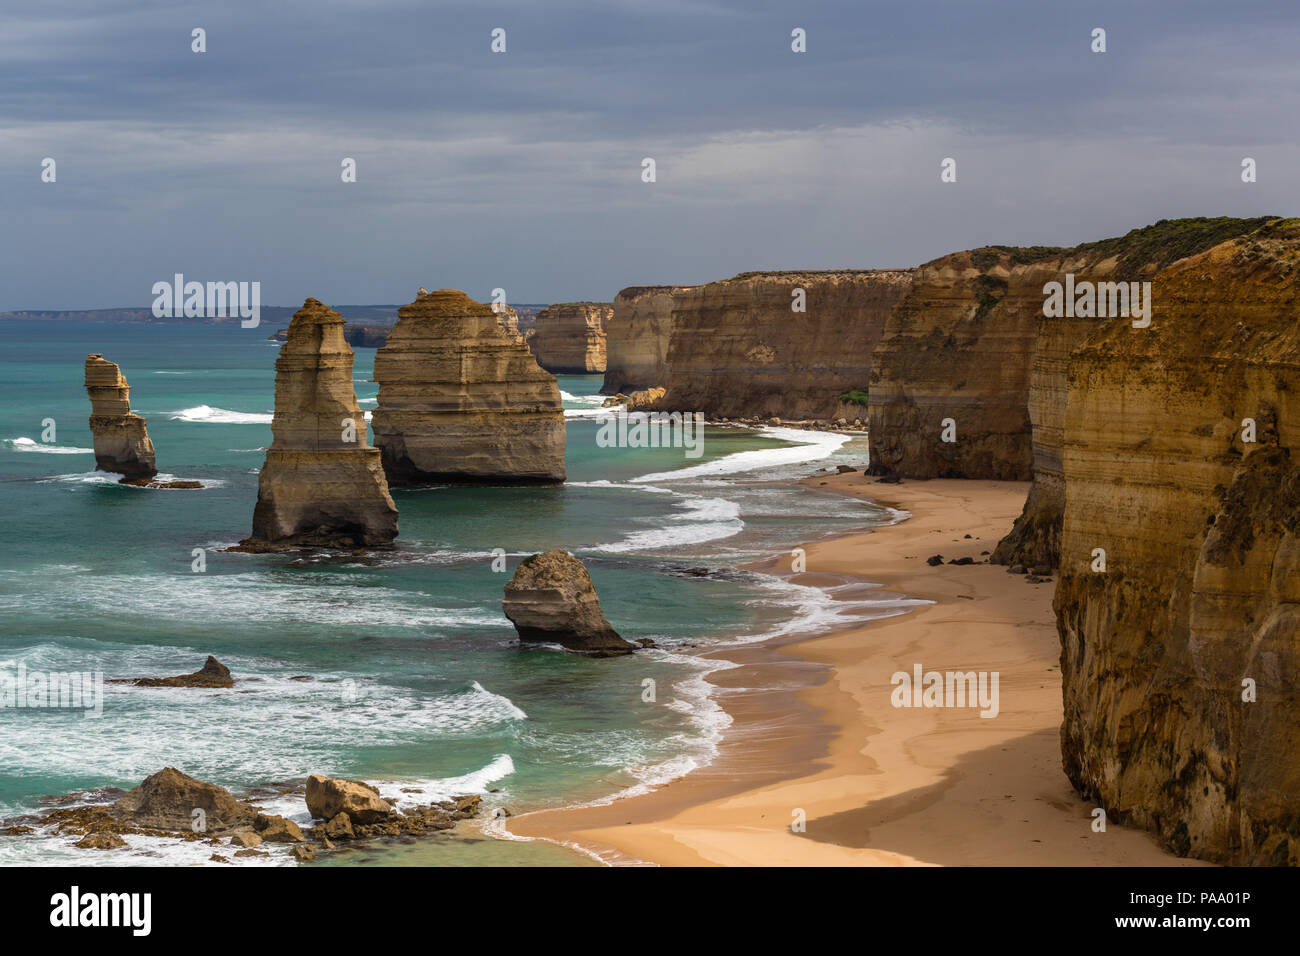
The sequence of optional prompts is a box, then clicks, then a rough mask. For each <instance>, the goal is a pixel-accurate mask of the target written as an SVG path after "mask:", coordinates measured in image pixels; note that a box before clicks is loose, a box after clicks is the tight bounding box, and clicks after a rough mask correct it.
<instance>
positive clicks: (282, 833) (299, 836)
mask: <svg viewBox="0 0 1300 956" xmlns="http://www.w3.org/2000/svg"><path fill="white" fill-rule="evenodd" d="M253 829H254V830H256V831H257V833H258V835H259V836H260V837H261V838H262V839H263V840H265V841H266V842H267V843H301V842H302V841H303V840H305V839H307V838H306V837H305V836H303V833H302V829H301V828H300V827H299V826H298V824H296V823H294V822H293V821H292V820H290V819H289V818H288V817H278V816H268V815H267V814H265V813H259V814H258V815H257V819H255V820H254V821H253Z"/></svg>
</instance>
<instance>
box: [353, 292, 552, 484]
mask: <svg viewBox="0 0 1300 956" xmlns="http://www.w3.org/2000/svg"><path fill="white" fill-rule="evenodd" d="M398 316H399V318H398V321H397V325H396V326H394V328H393V331H392V333H391V334H390V335H389V336H388V342H387V344H386V345H385V346H384V347H383V348H382V349H380V350H379V352H378V353H376V355H375V381H377V382H378V383H379V404H378V406H377V407H376V409H375V414H374V421H373V425H374V430H375V444H376V446H378V448H379V449H380V451H381V452H382V454H383V466H384V471H385V473H386V474H387V477H388V480H389V481H390V482H391V483H392V484H394V485H407V484H428V483H436V482H468V483H493V484H503V483H505V484H510V483H532V482H536V483H556V482H561V481H563V480H564V476H565V472H564V411H563V405H562V404H561V401H560V390H559V387H558V386H557V385H556V382H555V377H554V376H553V375H551V374H550V373H548V372H545V371H543V370H542V369H541V368H540V367H538V365H537V363H536V362H535V361H534V360H533V357H532V356H531V355H530V354H529V353H528V349H527V348H526V347H525V346H524V344H523V342H522V340H521V339H520V338H519V336H518V335H517V334H515V333H514V332H512V331H509V330H508V329H507V328H505V327H503V325H502V322H501V316H499V315H498V314H497V313H495V312H493V311H492V309H491V308H489V307H488V306H486V305H483V304H481V303H479V302H475V301H474V300H473V299H471V298H470V297H469V296H467V295H466V294H465V293H464V292H461V291H459V290H457V289H439V290H437V291H436V292H424V291H423V290H421V294H420V295H419V296H418V297H417V298H416V300H415V301H414V302H412V303H411V304H410V305H404V306H402V307H401V308H400V309H399V310H398Z"/></svg>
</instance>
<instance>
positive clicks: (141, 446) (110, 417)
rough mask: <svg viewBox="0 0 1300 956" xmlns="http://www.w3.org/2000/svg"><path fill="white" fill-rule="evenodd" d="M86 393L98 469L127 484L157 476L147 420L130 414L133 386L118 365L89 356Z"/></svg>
mask: <svg viewBox="0 0 1300 956" xmlns="http://www.w3.org/2000/svg"><path fill="white" fill-rule="evenodd" d="M86 391H87V392H88V393H89V394H90V431H91V434H93V435H94V438H95V443H94V444H95V467H96V468H97V469H98V470H100V471H110V472H115V473H117V474H120V475H122V477H123V478H125V479H128V480H130V479H149V478H152V477H153V476H154V475H156V474H158V469H157V467H155V463H154V450H153V442H152V441H150V440H149V432H148V429H146V428H145V420H144V419H143V418H141V417H140V416H139V415H136V414H134V413H133V412H132V411H131V386H130V385H128V384H127V383H126V379H125V378H124V377H123V376H122V372H121V370H120V369H119V368H118V367H117V365H116V364H114V363H113V362H108V361H105V359H104V356H103V355H100V354H99V353H95V354H93V355H87V356H86Z"/></svg>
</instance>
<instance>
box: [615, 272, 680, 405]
mask: <svg viewBox="0 0 1300 956" xmlns="http://www.w3.org/2000/svg"><path fill="white" fill-rule="evenodd" d="M689 288H690V287H689V286H674V285H656V286H633V287H631V288H628V289H624V290H623V291H622V292H620V293H619V294H618V295H616V296H614V308H613V312H612V313H611V315H610V318H609V322H608V323H606V326H605V381H604V384H603V385H601V388H600V391H601V394H603V395H614V394H617V393H618V392H629V391H633V390H639V389H646V388H654V387H656V386H662V385H664V384H665V383H666V382H667V381H668V346H669V343H670V342H671V341H672V332H673V304H674V296H676V295H677V294H679V293H682V292H686V291H688V290H689Z"/></svg>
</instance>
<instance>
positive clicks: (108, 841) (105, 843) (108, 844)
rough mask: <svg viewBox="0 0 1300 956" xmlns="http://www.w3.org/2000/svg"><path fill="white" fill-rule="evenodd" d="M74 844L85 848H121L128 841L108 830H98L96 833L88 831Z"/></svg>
mask: <svg viewBox="0 0 1300 956" xmlns="http://www.w3.org/2000/svg"><path fill="white" fill-rule="evenodd" d="M73 846H76V847H79V848H80V849H83V850H120V849H121V848H122V847H124V846H126V841H125V840H123V839H122V838H121V837H120V836H118V835H117V834H116V833H110V832H108V831H107V830H98V831H96V832H94V833H87V834H86V835H85V836H84V837H82V838H81V839H80V840H78V841H77V842H76V843H74V844H73Z"/></svg>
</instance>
